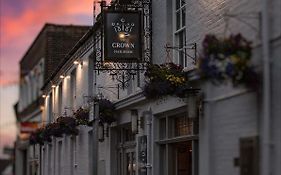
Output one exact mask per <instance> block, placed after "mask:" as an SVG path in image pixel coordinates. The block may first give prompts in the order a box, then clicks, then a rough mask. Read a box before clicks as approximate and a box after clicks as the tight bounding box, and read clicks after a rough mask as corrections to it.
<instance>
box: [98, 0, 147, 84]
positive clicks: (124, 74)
mask: <svg viewBox="0 0 281 175" xmlns="http://www.w3.org/2000/svg"><path fill="white" fill-rule="evenodd" d="M100 5H101V14H100V15H99V16H98V17H97V22H100V23H101V30H100V31H99V32H96V33H95V34H94V38H93V39H94V42H95V41H98V43H96V44H95V46H94V48H93V49H94V57H95V61H94V70H95V71H96V72H97V74H98V75H99V74H100V73H101V72H103V73H104V72H105V73H108V74H109V75H110V76H111V78H112V80H114V81H117V82H119V83H120V87H121V88H123V89H124V88H125V87H128V86H129V82H130V81H131V80H133V79H134V78H135V76H137V75H138V74H139V73H142V72H144V71H145V69H146V66H147V65H148V64H149V63H150V61H151V55H152V50H151V45H152V43H151V26H152V24H151V23H152V22H151V0H132V1H131V3H129V4H119V3H112V4H110V5H106V4H105V2H101V4H100ZM108 12H110V13H116V12H118V13H121V14H122V13H127V14H128V13H135V14H136V13H139V14H140V16H141V17H140V24H139V29H138V30H136V29H135V28H137V26H134V25H135V24H132V23H130V22H127V21H126V20H124V19H122V18H121V20H119V23H114V22H111V21H110V19H109V20H108V19H107V18H105V17H106V16H105V15H106V13H108ZM130 18H131V17H128V19H130ZM106 20H108V21H106ZM94 21H96V19H94ZM132 21H133V19H132ZM106 23H107V25H108V24H111V25H112V30H113V31H115V32H116V33H117V32H119V33H118V35H117V34H116V35H117V36H118V37H119V38H117V37H116V36H115V35H114V34H108V33H106V32H105V31H108V28H105V24H106ZM136 25H137V24H136ZM132 28H133V29H132ZM119 29H120V31H121V32H120V31H119ZM131 30H135V31H132V33H133V32H135V33H133V34H136V33H140V34H139V36H138V37H140V38H141V41H140V42H139V43H136V45H135V43H132V44H131V43H129V45H128V43H127V41H124V43H125V44H126V45H125V46H124V47H125V49H124V47H123V46H122V47H123V48H121V45H117V44H119V43H117V44H115V43H112V44H111V45H106V44H107V43H106V42H107V40H106V39H107V38H106V37H109V40H113V41H114V39H115V40H116V39H119V40H121V41H122V39H123V40H126V38H125V37H127V35H129V34H130V32H131ZM105 35H106V36H105ZM114 37H115V38H114ZM120 38H121V39H120ZM124 38H125V39H124ZM132 38H133V39H134V37H132ZM129 40H130V41H131V40H132V39H131V38H130V39H129ZM135 41H138V40H135ZM113 44H115V45H113ZM121 44H123V43H122V42H121ZM109 46H112V47H113V46H116V47H119V46H120V47H119V49H118V50H117V49H116V50H117V51H115V50H113V51H112V48H109ZM120 48H121V49H120ZM136 48H140V49H139V50H140V52H139V53H138V54H134V53H135V52H131V50H133V49H136ZM110 49H111V50H110ZM122 49H123V50H122ZM130 49H131V50H130ZM118 51H120V52H121V53H118ZM105 52H106V53H105ZM116 53H118V54H119V55H120V58H121V59H119V57H118V56H117V57H114V56H116V55H117V54H116ZM128 53H129V54H128ZM130 53H131V54H130ZM128 55H129V56H128ZM136 55H137V56H136ZM131 56H132V57H131ZM133 57H134V58H133ZM112 58H113V59H112Z"/></svg>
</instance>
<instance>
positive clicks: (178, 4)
mask: <svg viewBox="0 0 281 175" xmlns="http://www.w3.org/2000/svg"><path fill="white" fill-rule="evenodd" d="M179 8H180V0H176V9H179Z"/></svg>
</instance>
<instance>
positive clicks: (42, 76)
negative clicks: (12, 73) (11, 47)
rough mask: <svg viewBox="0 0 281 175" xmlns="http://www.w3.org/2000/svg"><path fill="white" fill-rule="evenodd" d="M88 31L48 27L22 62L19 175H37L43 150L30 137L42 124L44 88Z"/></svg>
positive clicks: (17, 163) (18, 108) (71, 27)
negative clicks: (45, 83)
mask: <svg viewBox="0 0 281 175" xmlns="http://www.w3.org/2000/svg"><path fill="white" fill-rule="evenodd" d="M87 30H89V27H86V26H72V25H56V24H45V26H44V27H43V28H42V30H41V31H40V33H39V34H38V36H37V37H36V39H35V40H34V42H33V43H32V45H31V46H30V48H29V49H28V50H27V52H26V53H25V55H24V56H23V58H22V59H21V61H20V86H19V88H20V90H19V92H20V93H19V94H20V97H19V101H18V103H17V104H16V105H15V112H16V116H17V124H18V128H19V129H18V135H17V141H16V163H15V164H16V174H23V175H25V174H38V172H39V161H38V159H39V155H40V147H39V146H37V145H30V144H29V139H28V138H29V135H30V133H31V132H32V131H34V130H35V129H36V128H38V127H39V126H40V125H42V110H43V105H44V103H43V102H44V101H43V99H42V97H41V96H42V91H41V88H42V87H43V85H44V82H45V81H47V80H48V78H49V77H50V76H51V74H52V72H54V70H55V69H56V67H57V65H58V64H59V63H60V62H61V60H62V58H63V57H64V56H65V55H66V54H67V53H68V51H69V50H70V48H71V47H73V46H74V45H75V44H76V42H77V41H78V40H79V39H80V38H81V37H82V36H83V35H84V34H85V33H86V31H87Z"/></svg>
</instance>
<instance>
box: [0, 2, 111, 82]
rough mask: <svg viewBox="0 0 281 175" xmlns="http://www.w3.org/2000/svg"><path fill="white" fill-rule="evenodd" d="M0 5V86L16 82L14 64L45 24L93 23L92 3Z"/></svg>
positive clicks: (13, 3)
mask: <svg viewBox="0 0 281 175" xmlns="http://www.w3.org/2000/svg"><path fill="white" fill-rule="evenodd" d="M108 2H109V0H108ZM1 3H2V4H1V7H0V8H1V9H0V14H1V24H0V27H1V30H0V35H1V37H0V54H1V57H0V59H1V60H0V71H1V75H0V76H1V77H0V85H4V84H7V83H8V84H9V83H10V82H16V81H17V80H18V62H19V60H20V59H21V58H22V56H23V55H24V53H25V52H26V51H27V49H28V48H29V46H30V45H31V43H32V41H33V40H34V39H35V37H36V35H37V34H38V33H39V31H40V30H41V28H42V27H43V26H44V24H45V23H46V22H48V23H58V24H78V25H91V24H92V20H93V19H92V16H93V0H82V1H77V0H60V1H57V0H48V1H38V0H9V1H1Z"/></svg>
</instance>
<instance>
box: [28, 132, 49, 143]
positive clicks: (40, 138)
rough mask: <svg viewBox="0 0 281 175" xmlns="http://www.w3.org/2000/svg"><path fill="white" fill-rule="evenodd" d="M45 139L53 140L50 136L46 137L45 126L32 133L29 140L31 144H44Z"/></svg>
mask: <svg viewBox="0 0 281 175" xmlns="http://www.w3.org/2000/svg"><path fill="white" fill-rule="evenodd" d="M44 141H48V142H51V141H52V140H51V138H50V137H47V138H46V137H44V128H39V129H37V130H36V131H35V132H32V133H31V134H30V138H29V142H30V144H31V145H35V144H40V145H43V144H44Z"/></svg>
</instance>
